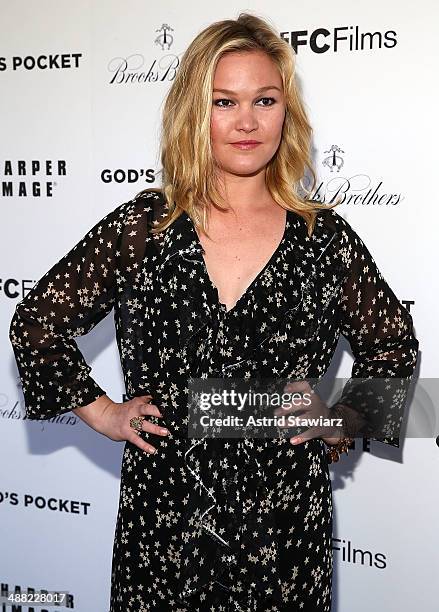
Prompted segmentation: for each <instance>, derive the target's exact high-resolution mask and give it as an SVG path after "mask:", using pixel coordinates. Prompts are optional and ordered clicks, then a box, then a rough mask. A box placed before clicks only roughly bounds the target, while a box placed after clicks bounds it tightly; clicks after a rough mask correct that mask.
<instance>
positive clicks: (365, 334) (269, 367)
mask: <svg viewBox="0 0 439 612" xmlns="http://www.w3.org/2000/svg"><path fill="white" fill-rule="evenodd" d="M310 147H311V127H310V125H309V123H308V120H307V116H306V113H305V110H304V106H303V103H302V101H301V98H300V95H299V91H298V88H297V83H296V80H295V74H294V55H293V52H292V50H291V49H290V47H289V46H288V44H287V43H286V42H285V41H283V40H282V39H281V38H280V37H279V36H278V34H277V33H276V31H275V30H274V29H273V28H272V26H271V25H269V24H268V23H267V22H266V21H264V20H262V19H260V18H258V17H256V16H253V15H250V14H241V15H240V16H239V18H238V19H237V20H226V21H221V22H218V23H214V24H212V25H210V26H209V27H207V28H206V29H205V30H203V31H202V32H201V33H200V34H199V35H198V36H197V37H196V38H195V39H194V40H193V42H192V43H191V44H190V46H189V47H188V49H187V51H186V53H185V54H184V56H183V58H182V62H181V65H180V68H179V71H178V73H177V76H176V78H175V81H174V82H173V84H172V87H171V88H170V91H169V93H168V95H167V99H166V104H165V106H164V114H163V130H162V142H161V159H162V165H163V183H162V189H150V190H146V191H144V192H142V193H140V194H138V195H137V196H136V197H134V198H133V199H132V200H130V201H128V202H126V203H124V204H121V205H119V206H118V207H117V208H115V209H114V210H113V211H112V212H110V213H109V214H108V215H107V216H106V217H105V218H103V219H102V220H101V221H99V222H98V223H97V224H96V225H95V226H94V227H93V228H92V229H91V230H90V231H89V232H88V233H87V234H86V235H85V236H84V238H83V239H82V240H81V241H80V242H78V244H77V245H76V247H74V248H73V249H72V250H71V251H70V252H69V253H68V254H67V255H66V256H65V257H64V258H63V259H61V260H60V261H59V262H58V263H57V264H55V266H54V267H53V268H52V269H51V270H50V271H49V272H47V274H46V275H45V276H43V277H42V278H41V280H40V281H39V282H38V284H37V285H36V286H35V287H34V288H33V290H32V291H31V292H30V293H29V294H28V295H27V296H26V298H25V299H24V300H23V301H22V302H21V303H20V304H19V305H18V306H17V309H16V312H15V315H14V318H13V320H12V324H11V332H10V337H11V342H12V344H13V348H14V351H15V355H16V360H17V364H18V368H19V372H20V375H21V379H22V384H23V392H24V398H25V405H26V412H27V416H28V418H31V419H47V418H50V417H53V416H54V415H56V414H60V413H63V412H67V411H69V410H73V411H74V412H75V413H76V414H77V415H79V416H80V417H81V419H83V420H84V421H85V422H86V423H87V424H88V425H90V426H91V427H92V428H93V429H95V430H96V431H97V432H99V433H101V434H103V435H105V436H107V437H109V438H110V439H112V440H116V441H124V442H125V450H124V455H123V463H122V474H121V489H120V504H119V513H118V518H117V525H116V530H115V539H114V553H113V566H112V589H111V604H110V612H146V611H162V610H163V611H164V610H172V611H173V612H189V611H191V612H195V611H200V612H201V611H206V612H207V611H210V610H212V611H215V612H220V611H222V610H223V611H226V610H227V611H229V610H230V611H231V610H234V611H239V610H240V611H245V612H247V611H250V610H260V611H261V612H262V611H263V612H269V611H272V612H275V611H276V612H277V611H281V610H285V611H286V610H288V611H289V612H293V611H294V610H297V611H299V610H300V611H303V610H313V612H329V610H330V608H331V578H332V550H331V534H332V502H331V482H330V477H329V470H328V458H327V451H328V449H335V450H336V451H337V450H340V449H341V448H343V445H342V444H340V443H344V444H345V446H346V443H348V442H349V439H346V438H347V433H349V431H352V430H349V429H348V428H347V427H346V425H345V426H342V427H341V428H339V427H334V428H332V429H326V430H322V429H319V428H318V427H316V426H315V427H311V428H308V429H306V430H305V431H304V432H303V433H302V434H301V435H299V436H298V437H296V436H295V437H294V438H291V439H290V438H288V437H282V436H278V437H271V438H270V437H255V438H246V437H240V438H239V437H238V438H237V439H227V438H215V439H214V438H210V439H209V438H208V437H206V438H205V439H202V440H201V439H193V438H190V437H189V435H188V380H189V379H190V378H191V379H195V378H198V379H204V378H215V377H216V378H224V379H225V378H228V377H235V378H240V379H243V380H245V379H248V378H249V377H253V378H254V377H256V378H257V377H261V378H262V377H267V378H279V379H285V380H291V379H295V378H299V379H308V378H313V377H315V378H319V377H321V376H323V374H324V373H325V372H326V371H327V369H328V367H329V365H330V362H331V359H332V356H333V354H334V351H335V348H336V345H337V341H338V338H339V335H340V333H342V334H343V335H344V336H346V338H347V339H348V340H349V342H350V344H351V347H352V351H353V354H354V357H355V363H354V368H353V377H362V376H365V377H367V376H373V375H376V376H378V375H379V374H378V372H380V373H381V375H385V376H387V377H395V378H396V377H405V378H410V376H411V375H412V373H413V369H414V367H415V363H416V359H417V350H418V342H417V340H416V338H415V336H414V332H413V326H412V319H411V316H410V315H409V313H408V312H407V311H406V310H405V309H404V307H403V306H402V305H401V304H400V302H399V301H398V299H397V298H396V296H395V295H394V293H393V292H392V290H391V289H390V287H389V286H388V285H387V283H386V282H385V280H384V279H383V277H382V275H381V274H380V272H379V270H378V269H377V267H376V264H375V262H374V260H373V258H372V256H371V255H370V253H369V252H368V250H367V248H366V246H365V245H364V243H363V242H362V241H361V239H360V238H359V236H358V235H357V234H356V232H355V231H354V230H353V229H352V227H351V226H350V225H349V224H348V223H347V222H346V221H345V220H343V218H342V217H341V216H340V215H339V214H338V213H336V212H335V210H334V209H333V208H331V209H327V208H326V207H324V208H322V206H320V205H319V204H317V203H316V202H313V201H311V200H310V197H309V196H310V192H307V191H306V190H305V189H304V186H303V183H304V181H303V180H302V179H303V178H304V177H305V174H306V172H307V171H309V172H310V173H311V175H312V176H314V172H313V170H312V166H311V162H310ZM113 307H114V309H115V324H116V335H117V342H118V348H119V352H120V358H121V363H122V367H123V373H124V378H125V385H126V393H127V398H128V399H127V401H123V402H120V403H119V402H116V401H114V400H112V399H110V397H109V396H108V395H107V394H106V393H105V391H104V389H102V388H101V387H100V386H99V385H98V384H97V382H96V381H95V380H94V379H93V378H92V376H91V374H90V367H89V366H88V365H87V363H85V361H84V359H83V356H82V355H81V353H80V352H79V350H78V347H77V345H76V343H75V340H74V338H75V337H77V336H80V335H83V334H86V333H87V332H89V331H90V330H91V329H92V328H93V327H94V326H95V325H96V324H97V323H98V322H99V321H100V320H101V319H103V317H105V316H106V315H107V314H108V313H109V312H110V311H111V310H112V309H113ZM296 384H299V385H300V383H296ZM301 388H302V389H304V388H305V389H308V388H309V386H308V383H307V382H305V383H304V385H302V387H301ZM316 403H317V406H316V405H315V404H316ZM313 406H314V408H313V409H318V410H320V411H322V410H323V409H324V408H325V406H324V403H323V402H320V403H319V400H318V398H314V399H313ZM337 407H338V409H339V412H338V414H342V415H344V417H346V415H349V413H350V416H351V417H352V416H353V413H354V412H355V406H352V405H349V402H348V401H347V400H346V401H345V399H344V400H343V401H340V402H339V403H338V404H337V406H334V407H332V408H333V409H334V414H335V408H337ZM340 410H341V412H340ZM327 414H329V412H327ZM357 416H358V414H357ZM346 422H348V419H345V421H344V423H345V424H346ZM357 422H358V421H357ZM382 441H383V442H384V443H388V444H393V445H396V446H397V445H398V440H397V438H389V437H385V436H383V437H382Z"/></svg>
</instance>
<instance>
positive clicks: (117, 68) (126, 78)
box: [108, 23, 180, 85]
mask: <svg viewBox="0 0 439 612" xmlns="http://www.w3.org/2000/svg"><path fill="white" fill-rule="evenodd" d="M173 31H174V30H173V28H171V26H169V25H168V24H167V23H164V24H162V26H161V27H160V28H157V30H156V32H158V33H159V34H158V36H156V38H155V39H154V43H155V44H156V45H157V46H158V47H160V50H161V51H169V50H170V48H171V46H172V45H173V43H174V36H173V35H172V34H171V32H173ZM179 63H180V60H179V59H178V56H177V55H175V54H174V53H167V54H166V55H163V56H161V57H159V58H158V59H157V58H153V59H149V58H145V56H144V55H142V54H141V53H133V54H132V55H128V56H127V57H113V59H111V60H110V61H109V62H108V71H109V72H110V73H111V75H112V76H111V78H110V85H130V84H132V83H155V82H157V81H158V82H163V81H173V80H174V78H175V74H176V71H177V68H178V65H179Z"/></svg>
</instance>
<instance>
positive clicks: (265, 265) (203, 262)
mask: <svg viewBox="0 0 439 612" xmlns="http://www.w3.org/2000/svg"><path fill="white" fill-rule="evenodd" d="M284 210H285V222H284V230H283V234H282V237H281V239H280V241H279V243H278V244H277V246H276V248H275V249H274V251H273V253H272V254H271V256H270V258H269V259H268V261H267V262H266V263H265V264H264V266H263V267H262V268H261V270H260V271H259V272H258V273H257V275H256V276H255V278H254V279H253V280H252V281H251V283H250V284H249V285H248V287H247V288H246V289H245V290H244V292H243V293H242V295H241V296H240V297H239V298H238V299H237V300H236V302H235V304H234V305H233V306H232V307H231V308H229V309H228V310H227V307H226V304H223V302H220V299H219V291H218V287H217V286H216V285H215V283H214V282H213V281H212V279H211V278H210V275H209V272H208V270H207V265H206V261H205V259H204V249H203V245H202V244H201V241H200V238H199V236H198V233H197V231H196V229H195V225H194V224H193V221H192V219H190V217H189V216H188V218H189V219H190V222H191V224H192V228H193V230H194V234H195V239H196V241H197V243H198V245H199V247H200V250H201V260H202V264H203V271H204V274H205V275H206V278H207V279H208V281H209V282H210V285H211V287H212V289H213V290H214V292H215V294H216V304H217V307H218V308H219V309H221V311H222V312H223V313H224V314H225V315H230V314H233V313H234V312H235V311H236V310H237V308H238V306H239V305H240V304H241V302H242V301H243V300H244V299H245V298H246V297H247V295H248V293H249V292H250V291H251V290H252V289H253V287H254V286H255V285H256V284H257V282H258V281H259V279H260V278H261V276H262V275H263V274H264V272H265V270H266V269H267V268H268V267H269V266H271V264H272V263H273V261H274V259H275V258H276V257H277V255H278V253H279V250H280V248H281V246H282V245H283V243H284V241H285V238H286V235H287V229H288V226H289V221H290V215H289V213H290V211H289V210H288V209H286V208H284Z"/></svg>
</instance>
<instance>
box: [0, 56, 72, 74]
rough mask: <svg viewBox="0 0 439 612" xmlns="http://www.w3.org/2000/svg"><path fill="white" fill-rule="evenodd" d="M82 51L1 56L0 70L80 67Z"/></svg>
mask: <svg viewBox="0 0 439 612" xmlns="http://www.w3.org/2000/svg"><path fill="white" fill-rule="evenodd" d="M81 58H82V53H50V54H48V55H44V54H43V55H26V56H24V57H22V56H21V55H13V56H12V57H10V58H6V57H0V72H4V71H5V70H8V69H12V70H21V71H26V70H27V71H29V70H66V69H69V68H79V67H80V60H81Z"/></svg>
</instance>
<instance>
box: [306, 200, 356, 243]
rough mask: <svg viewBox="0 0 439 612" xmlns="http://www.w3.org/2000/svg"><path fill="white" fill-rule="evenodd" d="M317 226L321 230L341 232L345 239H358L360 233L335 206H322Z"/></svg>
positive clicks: (334, 232)
mask: <svg viewBox="0 0 439 612" xmlns="http://www.w3.org/2000/svg"><path fill="white" fill-rule="evenodd" d="M316 228H319V229H320V231H327V232H328V231H329V232H330V233H331V234H339V235H340V237H343V238H344V239H345V240H356V239H357V238H358V234H357V233H356V231H355V230H354V228H353V227H352V225H351V224H350V223H349V221H347V219H345V217H344V216H343V215H342V214H341V213H339V212H337V211H336V209H335V208H322V209H320V210H318V212H317V218H316Z"/></svg>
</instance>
